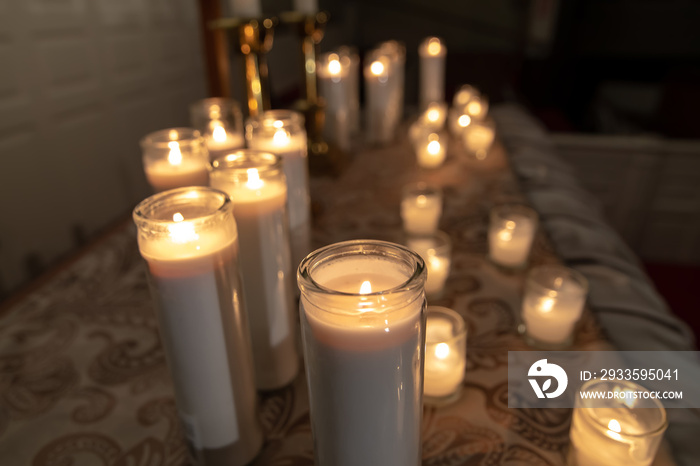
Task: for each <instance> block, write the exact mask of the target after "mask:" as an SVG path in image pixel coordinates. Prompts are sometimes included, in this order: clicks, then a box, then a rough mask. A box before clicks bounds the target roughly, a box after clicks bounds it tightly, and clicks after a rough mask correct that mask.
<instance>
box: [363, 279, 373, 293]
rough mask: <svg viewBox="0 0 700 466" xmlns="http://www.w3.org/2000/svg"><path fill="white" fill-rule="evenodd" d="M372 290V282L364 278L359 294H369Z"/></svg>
mask: <svg viewBox="0 0 700 466" xmlns="http://www.w3.org/2000/svg"><path fill="white" fill-rule="evenodd" d="M371 292H372V284H371V283H370V282H369V280H365V281H363V282H362V285H360V294H370V293H371Z"/></svg>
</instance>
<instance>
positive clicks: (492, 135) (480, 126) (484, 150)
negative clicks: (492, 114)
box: [462, 117, 496, 160]
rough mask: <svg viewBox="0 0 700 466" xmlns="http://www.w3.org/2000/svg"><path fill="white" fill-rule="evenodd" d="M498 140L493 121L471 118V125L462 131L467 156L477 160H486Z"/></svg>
mask: <svg viewBox="0 0 700 466" xmlns="http://www.w3.org/2000/svg"><path fill="white" fill-rule="evenodd" d="M495 139H496V124H495V123H494V121H493V120H485V121H476V120H475V119H474V118H473V117H471V120H470V123H469V124H468V125H467V126H466V127H465V128H464V129H463V130H462V141H463V142H464V149H465V150H466V152H467V155H469V156H470V157H474V158H475V159H477V160H484V159H485V158H486V157H487V156H488V153H489V150H490V149H491V147H492V146H493V142H494V141H495Z"/></svg>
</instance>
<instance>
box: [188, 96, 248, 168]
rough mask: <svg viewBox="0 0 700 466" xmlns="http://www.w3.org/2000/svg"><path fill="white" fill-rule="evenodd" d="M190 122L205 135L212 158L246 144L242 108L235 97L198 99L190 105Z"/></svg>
mask: <svg viewBox="0 0 700 466" xmlns="http://www.w3.org/2000/svg"><path fill="white" fill-rule="evenodd" d="M190 122H191V123H192V126H193V127H194V128H196V129H197V130H198V131H199V132H200V133H201V134H202V136H203V137H204V141H205V142H206V144H207V149H208V150H209V156H210V158H211V160H214V159H218V158H219V157H222V156H224V155H226V154H228V153H230V152H233V151H235V150H237V149H241V148H243V147H244V146H245V139H244V138H243V116H242V113H241V108H240V105H239V104H238V102H236V101H235V100H233V99H225V98H220V97H215V98H211V99H202V100H198V101H197V102H195V103H193V104H192V105H191V106H190Z"/></svg>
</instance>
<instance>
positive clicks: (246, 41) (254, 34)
mask: <svg viewBox="0 0 700 466" xmlns="http://www.w3.org/2000/svg"><path fill="white" fill-rule="evenodd" d="M276 25H277V18H221V19H218V20H216V21H213V22H212V23H211V24H210V27H211V28H212V29H223V30H225V31H226V32H234V34H229V38H230V40H231V41H232V42H233V43H234V46H235V47H239V48H240V51H241V53H242V54H243V58H244V63H245V83H246V98H247V100H248V114H249V115H250V116H252V117H255V116H258V115H260V113H262V112H263V111H265V110H269V109H270V90H269V89H270V88H269V84H268V68H267V59H266V55H267V53H268V52H269V51H270V49H272V42H273V38H274V30H275V26H276Z"/></svg>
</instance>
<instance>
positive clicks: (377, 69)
mask: <svg viewBox="0 0 700 466" xmlns="http://www.w3.org/2000/svg"><path fill="white" fill-rule="evenodd" d="M364 75H365V92H366V108H365V118H366V130H367V139H368V141H369V142H372V143H378V144H386V143H389V142H391V141H392V140H393V139H394V135H395V134H394V133H395V130H396V127H395V126H394V123H393V122H394V121H395V120H396V119H397V118H396V113H397V109H396V108H393V107H392V106H391V103H392V99H391V97H392V93H393V92H394V91H393V90H392V88H393V86H395V79H390V78H391V61H390V59H389V57H387V56H385V55H381V54H379V52H378V51H376V50H375V51H374V52H372V53H370V54H369V55H368V60H367V65H366V66H365V70H364Z"/></svg>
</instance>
